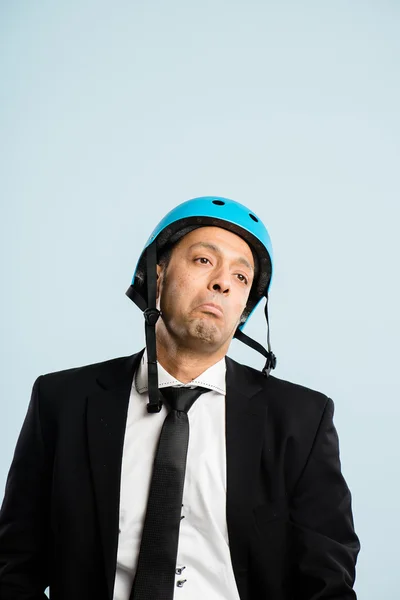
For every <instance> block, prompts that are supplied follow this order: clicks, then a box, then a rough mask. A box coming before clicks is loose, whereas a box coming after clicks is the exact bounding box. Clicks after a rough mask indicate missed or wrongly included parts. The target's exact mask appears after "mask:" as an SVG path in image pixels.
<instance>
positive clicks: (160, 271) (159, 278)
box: [156, 265, 163, 300]
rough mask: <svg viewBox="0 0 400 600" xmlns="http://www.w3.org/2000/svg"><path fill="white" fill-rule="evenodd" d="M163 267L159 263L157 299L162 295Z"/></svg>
mask: <svg viewBox="0 0 400 600" xmlns="http://www.w3.org/2000/svg"><path fill="white" fill-rule="evenodd" d="M162 270H163V268H162V267H161V266H160V265H157V296H156V298H157V300H158V297H159V295H160V283H161V273H162Z"/></svg>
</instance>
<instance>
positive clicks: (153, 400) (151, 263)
mask: <svg viewBox="0 0 400 600" xmlns="http://www.w3.org/2000/svg"><path fill="white" fill-rule="evenodd" d="M146 263H147V264H146V266H147V308H146V309H145V311H144V313H143V314H144V320H145V334H146V348H147V373H148V393H149V402H148V404H147V412H149V413H156V412H160V410H161V407H162V401H161V395H160V392H159V389H158V371H157V345H156V323H157V321H158V319H159V317H160V315H161V313H160V311H159V310H158V309H157V249H156V242H155V241H154V242H152V243H151V244H150V245H149V246H148V247H147V251H146Z"/></svg>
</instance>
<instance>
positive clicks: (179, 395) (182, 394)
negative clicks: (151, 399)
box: [160, 387, 208, 413]
mask: <svg viewBox="0 0 400 600" xmlns="http://www.w3.org/2000/svg"><path fill="white" fill-rule="evenodd" d="M160 392H161V393H162V395H163V396H164V398H165V399H166V401H167V402H168V405H169V407H170V408H171V409H172V410H180V411H183V412H186V413H187V412H188V411H189V409H190V408H191V406H192V404H194V402H195V400H197V398H198V397H199V396H200V395H201V394H204V393H205V392H208V390H207V389H206V388H202V387H195V388H187V387H167V388H163V389H162V390H160Z"/></svg>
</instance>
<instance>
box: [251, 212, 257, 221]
mask: <svg viewBox="0 0 400 600" xmlns="http://www.w3.org/2000/svg"><path fill="white" fill-rule="evenodd" d="M249 217H250V219H253V221H255V222H256V223H258V219H257V217H256V216H255V215H252V214H251V213H249Z"/></svg>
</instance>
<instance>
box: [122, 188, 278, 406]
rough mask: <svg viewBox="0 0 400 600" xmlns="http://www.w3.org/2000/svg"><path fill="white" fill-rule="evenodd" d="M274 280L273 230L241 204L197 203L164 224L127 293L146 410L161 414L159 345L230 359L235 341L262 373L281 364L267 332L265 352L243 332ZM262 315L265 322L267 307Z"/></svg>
mask: <svg viewBox="0 0 400 600" xmlns="http://www.w3.org/2000/svg"><path fill="white" fill-rule="evenodd" d="M196 252H197V254H196ZM157 260H158V264H157ZM271 278H272V246H271V240H270V238H269V234H268V231H267V230H266V228H265V226H264V225H263V223H262V222H261V221H260V220H259V218H258V217H257V216H256V215H255V214H254V213H253V212H252V211H250V210H249V209H248V208H246V206H243V204H239V203H238V202H235V201H234V200H229V199H228V198H220V197H215V196H205V197H201V198H193V199H192V200H188V201H187V202H183V203H182V204H180V205H179V206H177V207H176V208H174V209H172V210H171V211H170V212H169V213H168V214H167V215H166V216H165V217H164V218H163V219H162V220H161V221H160V223H159V224H158V225H157V226H156V228H155V229H154V231H153V233H152V234H151V235H150V237H149V239H148V240H147V243H146V245H145V248H144V250H143V252H142V253H141V255H140V258H139V261H138V263H137V266H136V270H135V273H134V276H133V279H132V283H131V285H130V287H129V288H128V290H127V292H126V294H127V296H129V298H131V300H133V302H135V304H136V305H137V306H138V307H139V308H140V309H141V310H142V311H143V313H144V317H145V331H146V347H147V356H148V367H149V404H148V406H147V410H148V411H149V412H157V411H159V410H160V409H161V403H160V398H159V392H158V383H157V368H156V364H157V349H156V345H159V344H160V343H163V347H164V348H167V349H171V346H168V344H169V343H170V344H172V343H174V342H179V344H180V347H181V346H182V345H185V346H184V347H185V348H187V350H188V351H189V352H192V351H193V349H194V348H196V352H199V351H200V350H201V351H202V352H203V353H204V352H211V353H213V358H215V357H217V356H218V355H219V356H223V355H224V354H225V353H226V351H227V349H228V346H229V343H230V341H231V339H232V337H233V335H235V337H237V338H238V339H240V340H241V341H242V342H244V343H245V344H247V345H249V346H251V347H252V348H254V349H255V350H257V351H259V352H261V354H263V356H264V357H265V358H266V359H267V362H266V363H265V367H264V369H263V373H264V374H265V375H267V376H268V375H269V372H270V370H271V368H272V369H273V368H275V363H276V359H275V356H274V354H273V353H272V351H271V347H270V341H269V330H267V331H268V333H267V344H268V350H265V348H263V347H262V346H261V345H260V344H259V343H257V342H255V341H254V340H251V339H250V338H249V337H248V336H246V335H245V334H244V333H243V332H242V330H241V329H242V327H243V325H244V323H245V322H246V320H247V318H248V317H249V315H250V314H251V312H252V311H253V309H254V308H255V307H256V306H257V304H258V303H259V302H260V300H261V299H262V298H263V297H266V298H267V299H268V289H269V286H270V283H271ZM159 309H161V311H162V313H163V317H162V319H160V318H159V317H160V310H159ZM265 314H266V317H267V322H268V316H267V304H266V305H265ZM156 327H157V340H156ZM165 344H166V345H167V346H165ZM175 349H176V347H175Z"/></svg>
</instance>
